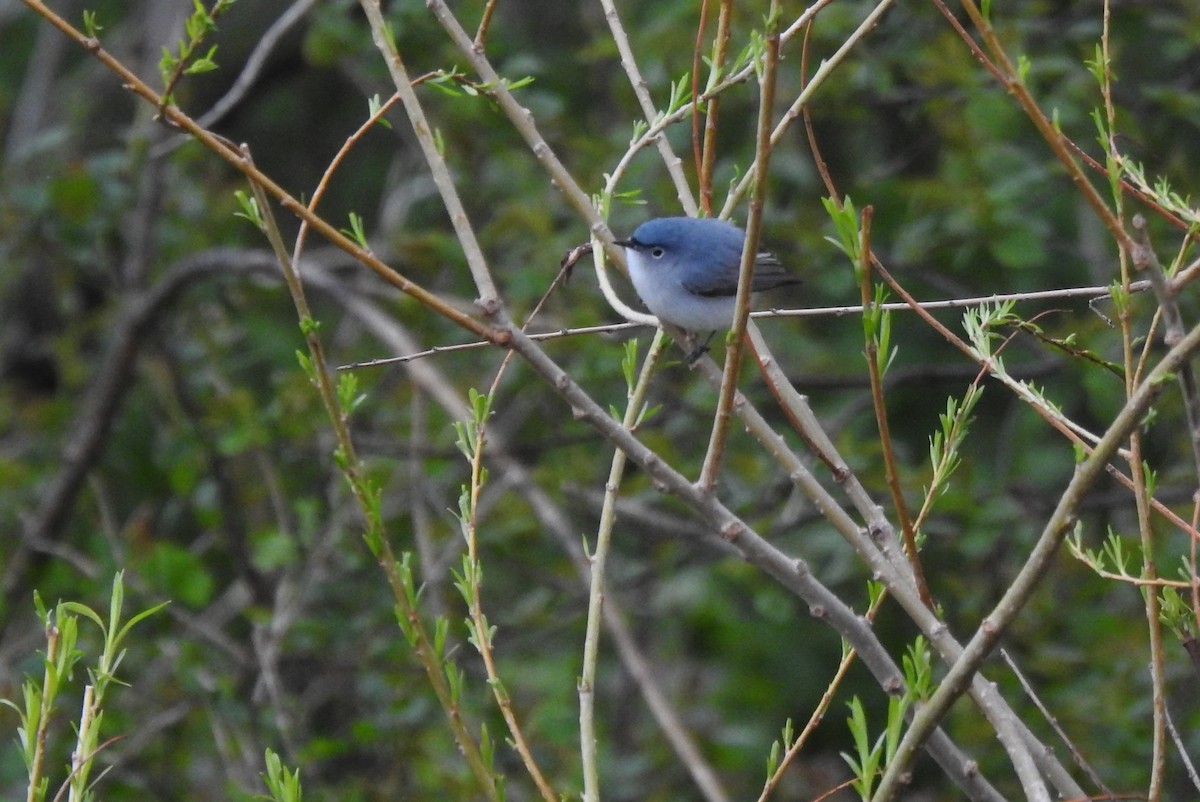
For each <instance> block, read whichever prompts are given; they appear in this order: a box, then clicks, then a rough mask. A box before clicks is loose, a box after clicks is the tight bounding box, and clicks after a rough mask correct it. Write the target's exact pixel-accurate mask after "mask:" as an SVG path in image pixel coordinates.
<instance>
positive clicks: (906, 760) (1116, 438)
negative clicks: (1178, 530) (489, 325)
mask: <svg viewBox="0 0 1200 802" xmlns="http://www.w3.org/2000/svg"><path fill="white" fill-rule="evenodd" d="M1197 349H1200V326H1197V327H1196V328H1194V329H1192V330H1191V331H1190V332H1188V334H1187V335H1186V336H1185V337H1184V338H1183V340H1181V341H1180V342H1179V344H1178V345H1176V346H1175V347H1174V348H1172V349H1171V350H1170V351H1169V352H1168V353H1167V355H1166V356H1164V357H1163V359H1162V361H1160V362H1159V363H1158V365H1156V366H1155V368H1154V369H1153V370H1152V371H1150V373H1149V375H1148V376H1147V377H1146V379H1145V381H1143V382H1142V384H1141V385H1139V386H1138V388H1137V389H1136V391H1135V392H1134V393H1133V395H1132V396H1130V398H1129V399H1128V401H1127V402H1126V404H1125V406H1124V407H1123V408H1122V410H1121V412H1120V413H1119V414H1118V415H1117V416H1116V417H1115V418H1114V419H1113V421H1112V424H1111V425H1110V426H1109V427H1108V430H1107V431H1106V432H1105V433H1104V436H1103V438H1101V440H1100V442H1099V443H1097V444H1096V448H1095V450H1094V451H1093V452H1092V453H1091V454H1090V455H1089V456H1088V457H1087V459H1085V460H1083V461H1082V462H1081V463H1080V464H1079V465H1078V466H1077V468H1076V470H1075V475H1074V476H1073V477H1072V478H1071V482H1070V483H1069V484H1068V486H1067V488H1066V489H1065V490H1064V491H1063V494H1062V496H1061V498H1060V499H1059V502H1058V505H1057V506H1056V508H1055V510H1054V512H1053V513H1052V514H1051V516H1050V517H1049V519H1048V520H1047V521H1046V525H1045V527H1044V528H1043V529H1042V534H1041V535H1040V536H1039V538H1038V542H1037V544H1036V545H1035V546H1034V547H1033V549H1032V550H1031V551H1030V553H1029V557H1028V559H1027V560H1026V562H1025V564H1024V565H1023V566H1022V567H1021V570H1020V571H1019V572H1018V573H1017V576H1016V577H1015V578H1014V579H1013V581H1012V582H1011V583H1010V584H1009V586H1008V589H1007V590H1006V591H1005V593H1004V596H1003V597H1002V598H1001V599H1000V601H999V602H998V603H997V604H996V606H995V608H994V609H993V610H992V612H991V613H989V614H988V615H987V616H986V617H985V618H984V620H983V622H982V623H981V624H980V626H979V628H978V629H977V630H976V632H975V634H974V635H973V636H972V637H971V640H970V641H969V642H968V643H967V645H966V647H965V648H964V650H963V654H962V656H961V657H960V658H959V659H958V660H956V661H955V663H954V664H953V665H952V666H951V667H950V670H949V672H947V674H946V677H945V679H944V680H943V681H942V683H941V685H939V686H938V688H937V690H936V691H934V693H933V695H932V696H931V697H930V698H929V700H928V701H927V702H926V703H925V705H924V706H923V707H922V708H921V709H920V711H918V713H917V715H916V716H915V717H914V719H913V722H912V726H911V727H910V728H909V730H908V732H907V733H905V735H904V738H903V739H902V740H901V742H900V745H899V746H898V747H897V751H896V756H895V759H894V760H893V762H892V763H891V764H890V765H889V766H888V769H887V771H886V772H885V774H884V776H883V779H882V780H880V784H879V788H878V790H877V791H876V795H875V797H874V799H875V800H888V799H893V798H895V795H896V794H897V793H898V791H899V787H900V783H901V776H902V775H904V774H905V773H906V772H907V771H908V770H909V768H910V766H911V764H912V761H913V759H914V758H915V756H916V749H917V748H918V747H919V745H920V744H921V743H922V742H923V741H924V739H925V737H926V736H927V735H928V733H929V732H930V731H931V728H932V727H933V726H935V725H936V723H937V722H939V721H941V719H942V718H943V717H944V716H945V714H946V712H947V711H948V710H949V708H950V705H951V704H953V703H954V701H955V700H956V699H957V698H958V697H959V696H960V695H961V694H962V693H963V691H965V690H966V688H967V686H968V684H969V683H970V681H971V678H972V677H973V676H974V675H975V672H976V671H977V670H978V668H979V666H980V664H981V663H982V662H983V660H984V659H985V658H986V657H987V655H988V654H989V653H990V652H991V649H992V647H993V646H994V645H995V643H996V641H997V640H998V639H999V638H1000V636H1001V635H1002V634H1003V633H1004V632H1005V631H1006V630H1007V629H1008V626H1009V625H1010V624H1011V623H1012V621H1013V620H1014V619H1015V618H1016V615H1017V613H1018V612H1020V610H1021V608H1022V607H1023V606H1024V604H1025V602H1026V601H1028V599H1029V597H1030V595H1031V594H1032V592H1033V589H1034V588H1035V587H1036V586H1037V585H1038V584H1039V583H1040V581H1041V579H1042V576H1043V575H1044V574H1045V572H1046V571H1047V570H1048V569H1049V567H1050V564H1051V561H1052V560H1053V557H1054V555H1055V553H1056V552H1057V551H1058V547H1059V545H1060V544H1061V543H1062V540H1063V538H1065V537H1066V536H1067V534H1068V533H1069V532H1070V531H1071V529H1072V528H1073V525H1074V521H1075V516H1076V513H1077V510H1078V507H1079V504H1080V502H1081V501H1082V500H1083V496H1084V494H1085V492H1086V491H1087V490H1088V489H1089V488H1090V487H1091V486H1092V485H1093V484H1094V483H1095V481H1096V479H1097V478H1098V477H1099V476H1100V475H1101V473H1102V472H1103V470H1104V466H1105V465H1106V464H1107V463H1108V461H1109V460H1110V459H1112V458H1113V457H1114V456H1115V455H1116V454H1117V451H1118V449H1119V447H1120V444H1121V443H1122V442H1123V441H1124V440H1125V438H1127V437H1128V436H1129V433H1130V432H1132V431H1133V430H1134V428H1136V426H1137V425H1138V423H1139V422H1140V421H1141V417H1142V415H1143V414H1144V413H1145V411H1146V410H1147V409H1149V407H1150V404H1151V403H1153V401H1154V400H1155V399H1156V398H1157V397H1158V396H1159V394H1160V393H1161V392H1162V386H1161V384H1162V382H1163V380H1164V379H1165V378H1166V377H1168V376H1169V375H1171V374H1172V373H1174V372H1175V371H1177V370H1178V369H1179V366H1180V365H1181V364H1182V363H1183V362H1185V361H1187V360H1188V359H1190V358H1191V356H1192V354H1194V353H1195V352H1196V350H1197ZM1023 780H1024V778H1023ZM1039 784H1040V783H1039ZM1026 791H1027V793H1032V792H1033V788H1032V787H1027V788H1026ZM1044 794H1045V791H1044V789H1043V790H1042V791H1041V792H1040V794H1039V796H1042V795H1044ZM1044 798H1047V799H1048V797H1044Z"/></svg>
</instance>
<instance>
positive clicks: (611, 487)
mask: <svg viewBox="0 0 1200 802" xmlns="http://www.w3.org/2000/svg"><path fill="white" fill-rule="evenodd" d="M665 342H666V337H665V335H664V333H663V331H662V329H659V330H658V331H657V332H656V333H655V335H654V341H653V342H652V343H651V345H650V352H649V353H648V354H647V355H646V359H645V360H644V361H643V363H642V369H641V371H640V373H639V374H638V378H637V383H636V384H635V385H634V386H633V387H632V388H631V391H630V394H629V400H628V403H627V405H626V408H625V415H624V417H623V418H622V420H621V425H622V426H624V427H625V428H626V429H628V430H630V431H633V429H634V427H635V426H636V425H637V422H638V421H639V420H640V418H641V416H642V412H643V410H644V409H645V404H646V394H647V392H648V391H649V389H650V379H651V377H652V376H653V375H654V371H655V369H656V368H657V366H658V363H659V361H660V360H661V359H662V356H663V351H664V346H665ZM626 461H627V458H626V455H625V452H624V451H622V450H621V449H619V448H618V449H614V451H613V457H612V462H611V464H610V465H609V469H608V481H607V482H605V485H604V488H605V491H604V503H603V505H602V507H601V509H600V521H599V523H598V525H597V527H596V530H597V531H596V546H595V549H594V550H593V551H592V553H591V554H590V555H588V556H589V563H590V566H591V583H590V585H589V589H588V614H587V625H586V630H585V635H584V640H583V667H582V669H581V671H580V675H579V754H580V758H581V760H580V762H581V764H582V770H583V802H600V772H599V768H598V759H597V749H598V745H599V739H598V738H597V737H596V722H595V702H596V695H595V691H596V664H597V662H598V660H599V654H600V624H601V620H602V619H603V613H602V605H603V604H604V585H605V580H604V577H605V571H606V569H607V567H608V550H609V546H610V545H611V544H612V534H613V527H614V526H615V524H616V509H617V490H618V488H620V486H621V480H622V478H623V477H624V475H625V466H626Z"/></svg>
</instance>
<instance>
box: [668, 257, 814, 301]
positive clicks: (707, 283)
mask: <svg viewBox="0 0 1200 802" xmlns="http://www.w3.org/2000/svg"><path fill="white" fill-rule="evenodd" d="M740 259H741V252H740V251H739V252H738V253H737V254H736V255H734V256H733V258H732V259H726V260H725V262H724V264H723V265H722V267H721V269H720V270H719V271H714V272H713V273H712V274H711V275H708V276H705V277H704V278H703V279H691V280H685V281H684V282H683V288H684V289H686V290H687V291H688V292H690V293H692V294H693V295H703V296H705V297H708V298H718V297H723V296H729V295H737V284H738V268H739V266H740V264H739V262H740ZM799 283H800V279H798V278H796V277H795V276H792V275H791V274H789V273H788V272H787V271H786V270H784V269H783V265H782V264H780V263H779V259H777V258H776V257H775V254H773V253H770V252H769V251H759V252H758V255H757V257H756V258H755V260H754V291H755V292H758V291H759V290H770V289H774V288H775V287H782V286H784V285H787V284H799Z"/></svg>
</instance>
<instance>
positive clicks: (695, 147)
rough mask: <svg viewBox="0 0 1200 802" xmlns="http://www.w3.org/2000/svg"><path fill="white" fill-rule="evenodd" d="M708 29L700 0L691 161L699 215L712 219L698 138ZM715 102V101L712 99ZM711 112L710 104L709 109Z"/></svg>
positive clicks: (704, 3)
mask: <svg viewBox="0 0 1200 802" xmlns="http://www.w3.org/2000/svg"><path fill="white" fill-rule="evenodd" d="M707 27H708V0H700V20H699V22H697V23H696V44H695V45H694V46H693V47H692V102H691V107H692V161H693V162H694V164H695V168H696V179H697V183H698V184H699V185H700V213H701V214H702V215H704V216H705V217H712V202H711V201H712V199H711V197H710V198H709V203H708V204H707V205H705V203H704V198H705V193H704V190H705V186H704V155H703V148H704V144H703V141H702V140H701V138H700V64H701V63H702V62H703V60H704V56H703V53H704V31H705V29H706V28H707ZM714 100H715V99H714ZM709 109H710V111H711V104H710V107H709Z"/></svg>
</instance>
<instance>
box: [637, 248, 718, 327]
mask: <svg viewBox="0 0 1200 802" xmlns="http://www.w3.org/2000/svg"><path fill="white" fill-rule="evenodd" d="M625 258H626V262H627V264H628V265H629V278H630V280H631V281H633V288H634V289H635V290H637V294H638V297H640V298H641V299H642V302H643V303H645V304H646V307H647V308H648V309H649V310H650V311H651V312H653V313H654V314H655V315H656V316H657V317H658V318H659V319H660V320H665V321H666V322H668V323H674V324H675V325H676V326H679V327H680V328H683V329H687V330H688V331H714V330H716V329H727V328H729V327H730V326H731V325H733V310H734V306H735V302H734V299H733V297H732V296H722V297H708V296H704V295H696V294H694V293H692V292H690V291H689V290H688V289H687V288H686V287H684V286H683V284H682V283H681V282H680V281H679V278H678V277H677V276H674V275H672V273H673V272H674V271H670V270H666V269H664V266H663V265H660V264H659V263H657V262H655V261H654V260H653V259H651V258H650V257H648V256H646V254H644V253H641V252H640V251H637V250H634V249H632V248H631V249H628V250H626V252H625Z"/></svg>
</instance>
